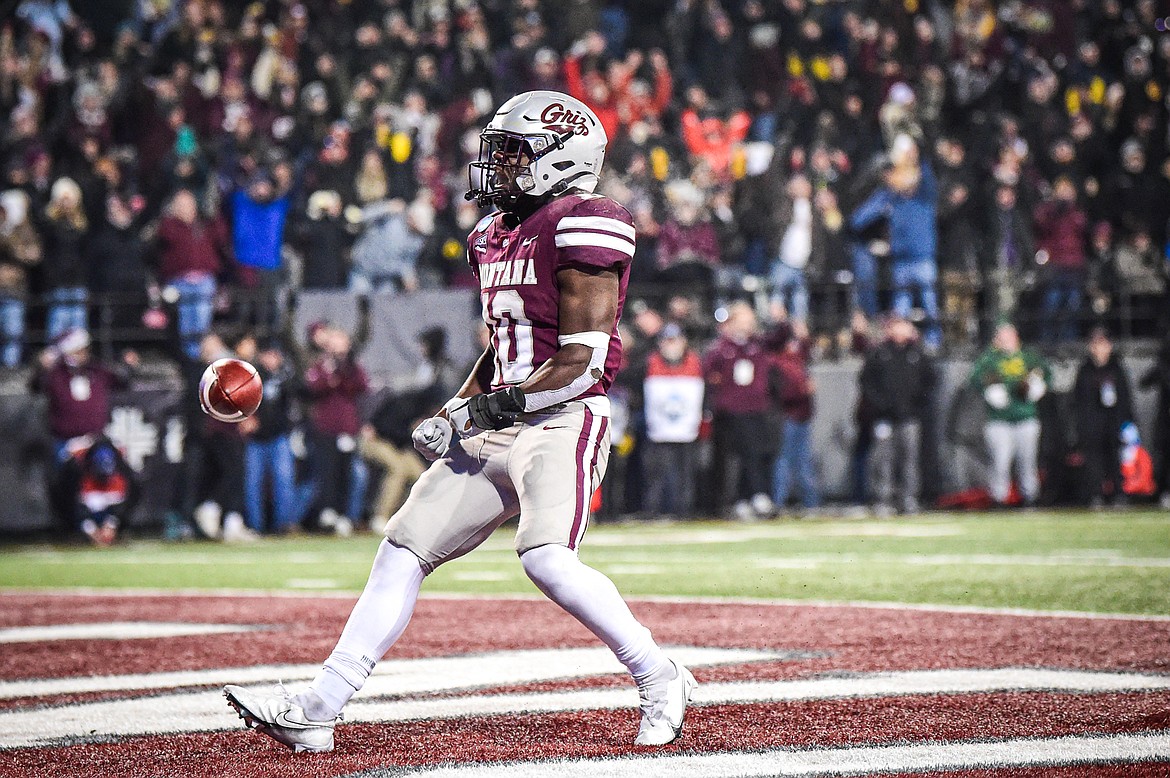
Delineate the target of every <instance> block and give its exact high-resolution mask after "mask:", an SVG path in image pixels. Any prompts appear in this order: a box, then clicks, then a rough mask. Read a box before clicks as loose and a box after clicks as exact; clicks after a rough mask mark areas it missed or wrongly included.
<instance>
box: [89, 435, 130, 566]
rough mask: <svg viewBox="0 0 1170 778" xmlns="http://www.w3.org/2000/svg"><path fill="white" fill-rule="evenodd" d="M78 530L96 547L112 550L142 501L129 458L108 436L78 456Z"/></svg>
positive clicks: (102, 437) (101, 437)
mask: <svg viewBox="0 0 1170 778" xmlns="http://www.w3.org/2000/svg"><path fill="white" fill-rule="evenodd" d="M74 466H75V467H76V469H77V473H76V478H77V494H76V497H75V499H76V505H75V510H76V516H77V527H78V529H80V531H81V533H82V534H83V535H85V536H86V537H87V538H89V540H90V542H92V543H93V544H94V545H96V546H109V545H111V544H113V543H114V542H115V541H116V540H117V537H118V529H119V527H121V526H122V525H124V524H125V523H126V521H127V520H128V519H129V518H130V512H131V511H133V510H134V506H135V504H136V503H137V501H138V493H139V488H138V482H137V479H136V478H135V477H134V471H133V470H131V469H130V465H129V464H127V462H126V458H125V457H123V456H122V453H121V452H120V451H118V449H117V448H116V447H115V446H114V444H113V442H111V441H110V439H109V438H107V437H106V436H105V435H102V436H100V437H99V438H98V439H97V440H96V441H95V442H94V444H93V445H92V446H90V447H89V448H88V449H86V450H84V451H79V452H78V453H77V454H75V455H74Z"/></svg>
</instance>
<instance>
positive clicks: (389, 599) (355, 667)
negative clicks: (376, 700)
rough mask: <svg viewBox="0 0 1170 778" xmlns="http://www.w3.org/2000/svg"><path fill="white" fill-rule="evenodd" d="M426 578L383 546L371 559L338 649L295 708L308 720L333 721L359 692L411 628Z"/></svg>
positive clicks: (400, 553)
mask: <svg viewBox="0 0 1170 778" xmlns="http://www.w3.org/2000/svg"><path fill="white" fill-rule="evenodd" d="M425 577H426V573H425V572H424V571H423V569H422V567H421V566H420V565H419V560H418V557H416V556H415V555H414V554H413V553H412V552H410V551H407V550H406V549H405V548H401V547H399V546H396V545H394V544H393V543H391V542H390V541H388V540H387V541H383V543H382V545H381V546H379V548H378V555H377V556H376V557H374V566H373V569H372V570H370V579H369V580H368V581H367V582H366V588H365V589H364V590H363V591H362V596H361V597H359V598H358V601H357V604H356V605H354V606H353V612H352V613H350V614H349V621H347V622H346V623H345V629H344V630H342V632H341V637H340V638H338V640H337V646H336V647H335V648H334V649H333V653H332V654H330V655H329V658H328V659H326V660H325V665H324V667H322V668H321V672H319V673H318V674H317V677H316V678H314V679H313V682H312V683H311V684H309V691H308V692H307V693H306V694H304V695H298V699H297V702H298V703H299V704H300V705H302V707H304V708H305V713H306V715H309V717H310V718H313V719H315V720H317V721H323V720H327V719H332V718H335V717H336V716H337V714H338V713H340V712H341V709H342V708H344V707H345V704H346V703H347V702H349V698H350V697H353V695H354V694H356V693H357V691H358V689H361V688H362V686H363V685H364V684H365V682H366V679H367V678H369V677H370V673H371V672H373V670H374V665H375V664H376V663H377V662H378V661H379V660H380V659H381V658H382V657H384V656H385V655H386V652H387V651H389V650H390V646H392V645H394V642H395V641H396V640H398V638H399V636H401V635H402V633H403V631H404V630H405V629H406V625H407V624H409V623H410V616H411V614H412V613H414V603H415V600H416V599H418V590H419V588H420V587H421V586H422V582H423V578H425ZM314 697H315V698H316V699H314ZM320 703H323V704H324V708H322V706H321V704H320ZM323 714H328V715H323Z"/></svg>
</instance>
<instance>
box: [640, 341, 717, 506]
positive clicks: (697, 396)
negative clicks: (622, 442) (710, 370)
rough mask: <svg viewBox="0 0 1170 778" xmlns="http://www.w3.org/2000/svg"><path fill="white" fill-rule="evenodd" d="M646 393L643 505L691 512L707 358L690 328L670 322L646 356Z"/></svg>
mask: <svg viewBox="0 0 1170 778" xmlns="http://www.w3.org/2000/svg"><path fill="white" fill-rule="evenodd" d="M643 372H644V376H645V378H644V380H643V383H642V397H643V403H644V408H645V414H646V435H645V439H644V443H643V451H642V467H643V469H644V472H645V489H644V496H643V499H642V508H643V510H644V511H646V512H647V513H650V514H655V515H669V516H684V517H685V516H689V515H691V512H692V511H693V510H694V507H695V475H696V473H697V470H698V440H699V428H700V425H701V423H702V420H703V393H704V386H703V363H702V360H701V359H700V357H699V353H698V352H697V351H695V350H694V349H693V348H691V347H690V345H689V344H688V342H687V335H686V332H685V330H683V328H682V327H680V326H679V325H678V324H677V323H675V322H670V323H668V324H667V325H666V326H664V327H663V328H662V331H661V332H659V333H658V343H657V348H656V349H655V350H654V351H653V352H651V353H650V355H649V356H648V357H647V359H646V366H645V369H644V371H643Z"/></svg>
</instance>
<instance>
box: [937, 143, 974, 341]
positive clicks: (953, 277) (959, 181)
mask: <svg viewBox="0 0 1170 778" xmlns="http://www.w3.org/2000/svg"><path fill="white" fill-rule="evenodd" d="M937 149H938V156H939V165H940V167H939V210H938V222H939V230H938V231H939V238H938V241H939V254H938V265H939V271H940V277H941V281H942V283H941V293H942V306H941V307H942V311H943V319H944V330H945V331H946V332H947V333H948V335H949V339H950V340H951V341H952V342H954V343H965V342H969V341H971V340H972V339H973V338H974V337H975V336H976V335H977V334H978V332H979V319H978V312H977V310H976V306H977V303H978V300H977V299H976V296H977V295H978V293H979V290H980V287H981V280H982V278H981V273H980V269H981V268H980V262H979V256H980V253H981V250H982V248H983V246H982V245H981V237H982V236H981V234H980V230H979V228H978V225H979V223H980V220H981V217H982V214H981V213H980V211H981V208H980V205H981V203H980V201H979V198H978V194H979V190H978V187H977V185H976V183H975V172H974V170H973V169H972V168H971V166H970V165H968V164H967V150H966V147H965V146H964V145H963V142H962V141H960V140H958V139H955V138H945V139H943V140H940V141H939V142H938V146H937Z"/></svg>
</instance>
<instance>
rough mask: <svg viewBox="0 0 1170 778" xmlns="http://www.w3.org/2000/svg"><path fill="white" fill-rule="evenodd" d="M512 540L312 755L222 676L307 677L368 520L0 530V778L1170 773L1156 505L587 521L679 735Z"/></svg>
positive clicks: (355, 568)
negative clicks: (678, 717) (673, 662)
mask: <svg viewBox="0 0 1170 778" xmlns="http://www.w3.org/2000/svg"><path fill="white" fill-rule="evenodd" d="M512 536H513V530H512V528H511V527H505V528H504V529H502V530H501V531H500V532H499V533H497V534H496V535H494V536H493V537H492V538H490V539H489V540H488V542H487V543H485V544H484V546H483V547H482V548H480V549H478V550H476V551H475V552H473V553H472V554H470V555H468V556H467V557H464V558H463V559H460V560H456V561H454V562H452V563H450V564H448V565H445V566H443V567H441V568H440V569H439V570H438V571H436V572H435V573H433V574H432V575H431V576H430V577H429V578H428V580H427V581H426V582H425V584H424V588H423V595H424V596H423V597H422V599H420V600H419V602H418V605H417V608H416V610H415V612H414V617H413V619H412V621H411V623H410V625H409V627H408V628H407V630H406V632H405V633H404V634H403V635H402V638H401V639H400V640H399V641H398V643H396V644H395V645H394V647H393V648H392V649H391V651H390V653H389V654H388V655H387V656H386V657H385V659H384V660H383V661H382V662H380V663H379V664H378V665H377V667H376V668H375V671H374V674H373V675H372V676H371V677H370V678H369V680H368V681H367V683H366V685H365V686H364V687H363V689H362V690H361V692H360V693H359V694H358V695H357V696H356V697H355V698H354V700H353V701H352V702H351V704H350V705H349V706H348V707H347V708H346V720H345V722H344V723H343V724H342V725H341V726H339V728H338V734H337V749H336V750H335V751H334V752H332V753H329V754H320V755H292V754H290V753H289V752H288V751H287V750H285V749H283V748H281V747H279V746H277V745H276V744H275V743H273V742H272V741H270V740H268V739H267V738H265V737H263V736H261V735H258V734H256V733H254V732H249V731H247V730H245V729H244V728H243V727H242V726H241V724H240V722H239V721H238V719H237V718H236V716H235V713H234V712H233V711H232V710H230V709H229V708H228V707H227V705H226V704H225V702H224V699H223V697H222V695H221V694H220V689H221V687H222V685H223V684H225V683H240V684H245V685H247V686H248V687H250V688H253V689H257V690H261V689H270V688H271V685H272V684H274V683H276V682H277V681H284V682H287V683H288V684H289V685H290V688H294V689H295V688H298V687H299V686H300V685H302V684H303V683H305V682H307V681H308V680H309V679H311V678H312V677H313V676H314V675H315V674H316V673H317V671H318V669H319V667H320V662H321V660H322V658H323V657H325V656H327V655H328V653H329V651H330V650H331V649H332V647H333V645H334V643H335V641H336V639H337V636H338V634H339V632H340V630H341V628H342V626H343V625H344V623H345V620H346V617H347V615H348V613H349V610H350V606H351V603H352V602H353V600H354V598H355V597H356V595H357V592H358V591H359V590H360V589H361V587H362V585H363V583H364V581H365V578H366V573H367V571H368V569H369V566H370V562H371V560H372V558H373V554H374V549H375V548H376V546H377V543H378V542H379V538H378V536H376V535H372V534H369V533H366V534H364V535H359V536H357V537H352V538H346V539H339V538H332V537H324V536H301V537H296V538H283V539H265V540H262V541H259V542H256V543H250V544H246V545H224V544H221V543H214V542H187V543H178V544H166V543H162V542H158V541H146V540H132V541H130V542H127V543H124V544H122V545H119V546H118V547H116V548H111V549H92V548H85V547H80V546H51V545H27V544H26V545H20V544H10V545H8V546H6V547H3V548H2V549H0V645H2V647H3V650H2V651H0V778H17V776H19V777H20V778H24V776H28V775H53V776H58V777H59V778H93V776H98V775H100V776H107V775H108V776H125V777H126V778H157V777H158V776H160V775H183V776H187V777H188V778H286V777H287V776H303V777H304V778H391V777H393V778H402V776H408V775H418V776H424V777H425V778H438V777H439V776H451V777H452V778H454V777H455V776H461V777H463V778H473V777H476V776H493V777H497V776H512V777H513V778H538V777H539V778H545V777H546V776H549V775H558V776H582V778H605V777H606V776H615V777H620V776H638V777H639V778H655V777H656V776H661V778H668V777H669V778H674V777H675V776H680V775H686V776H694V777H695V778H708V777H710V778H714V777H715V776H719V777H720V778H723V777H724V776H758V777H759V778H765V777H766V776H775V775H781V774H783V775H802V776H826V775H855V776H856V775H860V776H875V778H876V776H890V775H902V776H907V777H909V776H915V778H917V777H918V776H925V775H936V774H938V773H940V772H944V771H945V772H946V774H947V775H948V776H949V778H1039V776H1044V777H1045V778H1049V777H1050V776H1056V777H1057V778H1115V777H1117V776H1122V775H1124V776H1127V778H1128V777H1129V776H1139V777H1141V778H1146V777H1147V776H1148V777H1149V778H1153V776H1165V775H1168V774H1170V712H1168V711H1170V673H1168V672H1167V670H1166V668H1167V667H1170V513H1167V512H1155V511H1138V510H1132V511H1125V512H1120V513H1096V514H1093V513H1087V512H1083V511H1070V512H1059V513H1058V512H1035V513H1026V514H1023V513H1018V514H941V513H935V514H925V515H923V516H919V517H913V518H899V519H895V520H889V521H877V520H870V519H866V520H848V519H842V518H828V517H825V518H811V519H805V520H801V521H793V520H787V521H772V522H760V523H755V524H736V523H716V522H675V523H651V524H637V525H620V526H619V525H599V526H595V527H593V528H591V529H590V531H589V534H588V536H587V537H586V541H585V543H584V546H583V549H582V557H583V558H584V559H585V560H586V561H587V562H588V563H589V564H591V565H594V566H596V567H597V568H599V569H600V570H603V571H604V572H606V573H607V574H609V575H610V576H611V577H612V578H613V579H614V580H615V581H616V582H617V584H618V586H619V588H620V589H621V590H622V592H623V593H624V594H625V595H626V596H627V598H628V600H629V602H630V605H631V608H632V610H633V611H634V613H635V614H636V615H637V617H638V618H639V620H641V621H642V622H643V623H644V624H645V625H646V626H647V627H649V628H650V629H651V630H652V631H653V633H654V635H655V636H656V638H657V639H658V641H659V642H660V643H661V644H662V645H663V646H664V647H666V649H667V651H668V652H669V653H670V654H671V655H672V656H673V657H675V658H676V659H677V660H678V661H681V662H683V663H684V664H686V665H688V666H689V667H690V668H691V669H692V671H693V672H694V674H695V676H696V678H697V679H698V681H699V688H698V690H697V691H696V692H695V695H694V697H693V698H692V700H691V705H690V708H689V709H688V714H687V720H686V728H685V731H684V732H683V734H682V736H681V737H680V738H679V740H678V741H676V742H675V743H673V744H671V745H669V746H666V747H664V748H639V747H634V746H631V745H630V742H631V740H632V739H633V734H634V731H635V730H636V728H637V720H638V713H637V705H638V697H637V693H636V691H635V690H634V688H633V685H632V684H631V683H630V681H629V677H628V675H626V674H625V673H624V672H623V668H622V667H621V666H620V665H619V664H618V663H617V662H616V660H615V659H614V657H613V655H612V654H611V653H610V652H609V651H608V650H607V649H606V648H605V647H604V646H602V645H600V644H599V643H598V641H597V640H596V638H595V637H594V636H593V635H591V634H589V633H588V631H587V630H585V629H584V628H583V627H582V626H581V625H580V624H578V623H577V622H576V621H574V620H573V619H572V618H571V617H569V616H568V615H567V614H565V613H564V612H562V611H561V610H560V609H558V608H557V607H556V606H555V605H552V604H551V603H549V602H547V601H545V600H544V599H543V598H542V597H540V596H539V595H538V594H537V592H536V590H535V588H534V587H533V586H532V585H531V584H530V583H529V582H528V581H527V579H526V578H525V577H524V575H523V572H522V570H521V567H520V564H519V562H518V560H517V559H516V555H515V553H514V552H513V550H512Z"/></svg>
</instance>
